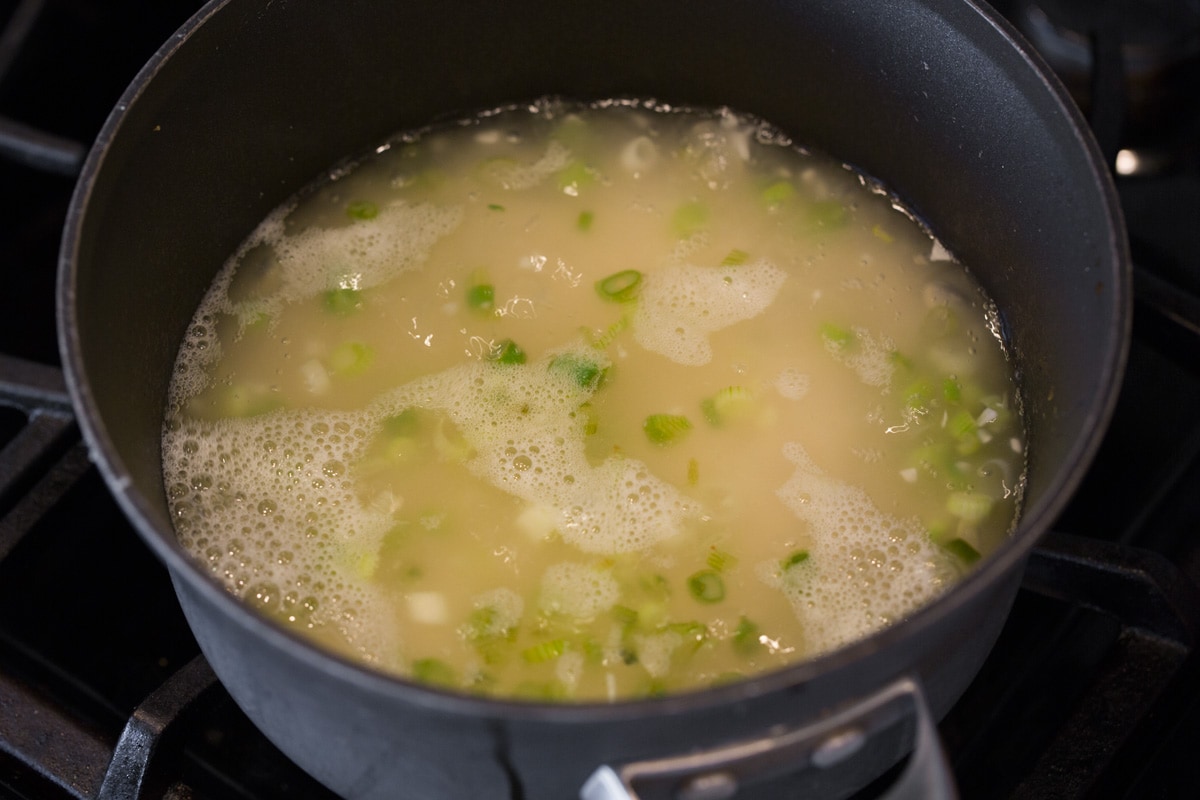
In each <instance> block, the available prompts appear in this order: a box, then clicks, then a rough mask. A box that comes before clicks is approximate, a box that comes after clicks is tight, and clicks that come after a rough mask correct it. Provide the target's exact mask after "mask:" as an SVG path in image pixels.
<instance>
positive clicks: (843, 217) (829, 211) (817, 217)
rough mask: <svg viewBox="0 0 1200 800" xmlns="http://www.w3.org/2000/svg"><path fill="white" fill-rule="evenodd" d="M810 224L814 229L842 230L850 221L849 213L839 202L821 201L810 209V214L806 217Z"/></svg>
mask: <svg viewBox="0 0 1200 800" xmlns="http://www.w3.org/2000/svg"><path fill="white" fill-rule="evenodd" d="M805 216H806V218H807V221H808V224H809V226H810V227H812V228H822V229H825V230H834V229H835V228H840V227H842V226H843V225H845V224H846V223H847V222H848V221H849V217H850V215H849V213H848V212H847V211H846V207H845V206H844V205H842V204H841V203H839V202H838V201H837V200H820V201H818V202H816V203H813V204H812V205H811V206H809V207H808V212H807V214H806V215H805Z"/></svg>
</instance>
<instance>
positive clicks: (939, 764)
mask: <svg viewBox="0 0 1200 800" xmlns="http://www.w3.org/2000/svg"><path fill="white" fill-rule="evenodd" d="M908 715H915V723H916V731H915V736H914V744H913V751H912V755H911V756H910V758H909V760H908V764H907V765H906V766H905V768H904V771H903V772H902V773H901V774H900V776H899V777H897V779H896V781H895V782H894V783H893V784H892V785H891V786H890V787H888V789H887V791H886V792H884V794H882V795H880V797H884V798H888V800H956V798H957V797H958V791H957V789H956V788H955V785H954V777H953V774H952V773H951V771H950V765H949V763H948V762H947V760H946V755H945V752H944V750H943V749H942V744H941V741H940V740H939V739H938V735H937V727H936V725H935V724H934V721H933V715H932V714H931V713H930V711H929V706H928V704H927V703H926V702H925V694H924V692H923V691H922V690H921V685H920V683H919V682H918V681H917V680H916V679H915V678H912V677H904V678H900V679H899V680H896V681H895V682H893V683H891V684H889V685H888V686H886V687H884V688H883V689H882V690H880V691H879V692H876V693H875V694H874V695H871V696H870V697H867V698H866V699H864V700H861V701H859V702H857V703H855V704H854V705H852V706H850V707H848V708H845V709H843V710H841V711H839V712H837V713H836V714H833V715H831V716H829V717H825V718H824V719H821V720H819V721H818V722H815V723H813V724H812V725H807V726H805V727H803V728H798V729H796V730H791V731H784V732H783V733H770V734H767V735H766V736H763V737H762V738H759V739H752V740H747V741H742V742H738V743H736V744H730V745H724V746H722V747H718V748H714V749H712V750H703V751H700V752H696V753H689V754H687V755H682V756H669V757H666V758H658V759H651V760H647V761H635V762H632V763H629V764H623V765H619V766H616V767H613V766H609V765H607V764H605V765H603V766H601V767H600V768H598V769H597V770H596V771H595V772H593V773H592V775H591V777H589V778H588V780H587V782H586V783H584V785H583V788H582V789H581V790H580V793H579V796H580V800H658V798H663V800H667V799H668V798H670V799H671V800H727V799H728V798H732V797H734V796H735V795H737V793H738V789H739V787H740V785H741V784H742V783H744V782H746V780H747V779H749V778H753V777H755V776H761V775H763V774H765V773H778V772H780V771H781V768H783V767H784V766H786V765H789V764H790V765H791V769H792V771H798V770H799V769H801V768H804V767H806V766H811V767H812V768H814V769H823V768H828V767H832V766H834V765H835V764H839V763H841V762H842V761H844V760H845V759H847V758H850V757H851V756H853V755H854V754H855V753H856V752H857V751H858V750H859V749H860V748H861V747H862V745H863V744H864V743H865V742H866V741H867V739H868V737H869V736H870V735H871V734H872V732H874V731H879V730H882V729H883V728H884V727H887V726H890V725H892V724H894V723H896V722H897V721H898V720H900V719H902V718H904V717H906V716H908Z"/></svg>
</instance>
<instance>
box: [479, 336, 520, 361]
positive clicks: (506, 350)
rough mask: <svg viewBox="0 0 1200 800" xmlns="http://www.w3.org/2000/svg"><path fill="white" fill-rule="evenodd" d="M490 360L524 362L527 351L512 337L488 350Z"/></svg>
mask: <svg viewBox="0 0 1200 800" xmlns="http://www.w3.org/2000/svg"><path fill="white" fill-rule="evenodd" d="M487 357H488V360H489V361H495V362H496V363H498V364H524V363H525V351H524V350H522V349H521V348H520V347H519V346H518V345H517V343H516V342H514V341H513V340H512V339H503V340H501V341H499V342H497V343H496V344H494V345H493V346H492V347H491V349H490V350H489V351H488V356H487Z"/></svg>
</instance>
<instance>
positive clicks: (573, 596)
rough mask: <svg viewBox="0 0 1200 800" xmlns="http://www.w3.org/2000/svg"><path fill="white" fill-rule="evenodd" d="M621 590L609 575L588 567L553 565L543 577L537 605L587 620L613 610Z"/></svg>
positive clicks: (551, 611)
mask: <svg viewBox="0 0 1200 800" xmlns="http://www.w3.org/2000/svg"><path fill="white" fill-rule="evenodd" d="M620 596H621V587H620V585H619V584H618V583H617V579H616V578H614V577H613V576H612V574H611V573H609V572H606V571H603V570H599V569H596V568H595V567H592V566H589V565H587V564H578V563H574V562H564V563H562V564H552V565H551V566H549V567H547V568H546V571H545V572H544V573H543V574H542V587H541V594H540V596H539V597H538V606H539V608H541V609H542V610H543V611H546V612H549V613H554V614H565V615H566V616H568V617H573V618H575V619H577V620H590V619H592V618H594V617H595V616H596V615H597V614H599V613H601V612H603V611H608V610H609V609H610V608H612V607H613V606H614V605H615V604H616V602H617V600H618V598H620Z"/></svg>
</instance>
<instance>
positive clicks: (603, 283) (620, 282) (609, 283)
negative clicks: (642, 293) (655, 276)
mask: <svg viewBox="0 0 1200 800" xmlns="http://www.w3.org/2000/svg"><path fill="white" fill-rule="evenodd" d="M641 285H642V273H640V272H638V271H637V270H636V269H624V270H621V271H620V272H616V273H613V274H612V275H609V276H608V277H607V278H602V279H600V280H599V281H596V293H597V294H599V295H600V296H601V297H603V298H604V299H605V300H608V301H610V302H613V303H628V302H629V301H630V300H633V299H634V298H635V297H637V293H638V289H639V288H640V287H641Z"/></svg>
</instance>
